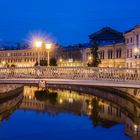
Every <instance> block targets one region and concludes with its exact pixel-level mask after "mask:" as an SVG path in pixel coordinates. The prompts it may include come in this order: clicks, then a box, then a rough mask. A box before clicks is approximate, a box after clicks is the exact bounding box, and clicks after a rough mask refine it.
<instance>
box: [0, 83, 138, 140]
mask: <svg viewBox="0 0 140 140" xmlns="http://www.w3.org/2000/svg"><path fill="white" fill-rule="evenodd" d="M67 88H68V89H67ZM48 89H49V90H47V91H46V90H45V91H44V92H41V89H40V91H38V88H37V87H29V86H25V87H24V92H23V93H22V92H20V93H17V94H16V95H15V96H12V97H10V98H7V99H2V100H4V101H3V102H1V103H0V104H1V106H0V111H1V112H0V113H1V115H0V118H1V124H0V140H25V139H26V140H31V139H33V140H45V139H46V140H56V139H57V140H58V139H61V140H66V139H67V140H77V139H80V140H91V139H94V140H102V139H105V140H118V139H119V140H131V139H137V140H138V139H139V137H138V136H136V135H139V134H136V133H135V130H134V128H135V127H134V126H135V125H137V127H138V124H137V123H138V122H139V117H138V116H136V114H138V113H139V110H138V109H139V108H137V106H136V107H135V109H136V108H137V111H136V110H135V109H134V107H133V106H134V103H132V102H129V101H128V100H127V101H125V100H126V99H123V98H122V97H121V98H122V99H120V97H117V96H116V95H112V96H110V97H111V98H112V97H113V96H116V99H117V98H118V99H119V101H121V102H123V103H124V104H122V106H119V105H118V104H117V103H115V101H111V99H110V100H108V99H105V98H104V99H102V98H99V97H98V98H97V97H96V96H95V94H97V93H98V94H99V93H100V96H101V95H102V93H105V91H100V90H97V89H92V88H90V89H89V88H87V89H86V87H84V89H85V91H87V92H88V93H90V92H91V93H92V92H93V95H91V93H90V94H88V93H85V91H84V89H83V88H82V89H81V87H78V88H77V87H69V86H68V87H65V88H63V87H61V88H58V87H49V88H48ZM36 91H38V92H36ZM81 91H83V92H81ZM40 93H41V94H40ZM94 93H95V94H94ZM52 95H53V96H52ZM103 95H104V94H103ZM108 95H109V94H108ZM125 104H127V105H130V106H129V108H128V109H127V108H126V107H125ZM133 111H135V113H133ZM133 127H134V128H133Z"/></svg>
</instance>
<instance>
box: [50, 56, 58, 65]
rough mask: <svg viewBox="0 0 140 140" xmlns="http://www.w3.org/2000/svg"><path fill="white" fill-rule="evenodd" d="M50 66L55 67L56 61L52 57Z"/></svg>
mask: <svg viewBox="0 0 140 140" xmlns="http://www.w3.org/2000/svg"><path fill="white" fill-rule="evenodd" d="M50 66H57V61H56V59H55V58H54V57H52V58H51V59H50Z"/></svg>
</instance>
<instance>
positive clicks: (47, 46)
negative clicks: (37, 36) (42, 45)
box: [46, 43, 52, 67]
mask: <svg viewBox="0 0 140 140" xmlns="http://www.w3.org/2000/svg"><path fill="white" fill-rule="evenodd" d="M51 47H52V44H51V43H46V49H47V52H48V67H49V66H50V49H51Z"/></svg>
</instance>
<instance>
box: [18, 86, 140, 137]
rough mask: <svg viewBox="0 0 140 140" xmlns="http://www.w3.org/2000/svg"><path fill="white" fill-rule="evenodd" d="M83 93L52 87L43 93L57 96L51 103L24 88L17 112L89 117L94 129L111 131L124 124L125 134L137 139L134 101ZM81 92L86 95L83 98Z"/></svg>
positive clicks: (139, 129)
mask: <svg viewBox="0 0 140 140" xmlns="http://www.w3.org/2000/svg"><path fill="white" fill-rule="evenodd" d="M84 89H85V91H83V93H81V91H80V92H79V93H78V89H74V90H75V91H73V90H72V89H71V90H66V89H60V88H56V87H55V88H54V87H53V88H52V87H51V88H50V89H49V91H46V92H50V93H51V92H52V93H57V96H56V97H54V102H53V103H52V102H50V99H49V97H48V95H43V94H42V96H43V98H44V100H42V99H40V97H38V96H39V95H37V93H36V90H37V88H36V87H32V88H30V87H25V92H24V99H23V102H22V104H21V106H20V108H21V109H32V110H36V111H42V112H48V113H49V114H51V115H57V114H58V113H62V112H67V113H72V114H75V115H88V116H89V118H90V120H91V121H92V123H93V126H94V127H97V126H98V125H101V126H103V127H106V128H110V127H112V126H114V125H116V124H119V123H122V124H125V134H127V135H129V136H131V137H133V138H135V139H139V135H140V104H138V103H137V102H134V101H133V100H128V98H126V97H125V98H124V97H120V96H118V95H116V94H112V93H110V92H108V93H107V91H101V90H99V89H93V88H85V87H84ZM76 90H77V91H76ZM41 92H42V91H40V93H41ZM84 92H86V93H88V94H84ZM38 94H39V93H38ZM47 94H48V93H47ZM91 94H92V95H91ZM97 96H98V97H97ZM41 98H42V97H41Z"/></svg>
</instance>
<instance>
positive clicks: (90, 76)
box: [0, 67, 140, 82]
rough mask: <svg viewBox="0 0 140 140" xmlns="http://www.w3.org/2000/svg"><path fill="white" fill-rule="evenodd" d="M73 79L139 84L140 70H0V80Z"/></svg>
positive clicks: (53, 68) (89, 68) (91, 68)
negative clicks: (133, 82)
mask: <svg viewBox="0 0 140 140" xmlns="http://www.w3.org/2000/svg"><path fill="white" fill-rule="evenodd" d="M12 78H13V79H15V78H17V79H18V78H21V79H33V78H42V79H47V78H49V79H73V80H74V79H75V80H99V81H100V80H104V81H135V82H140V69H127V68H101V67H98V68H95V67H28V68H0V79H12Z"/></svg>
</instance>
